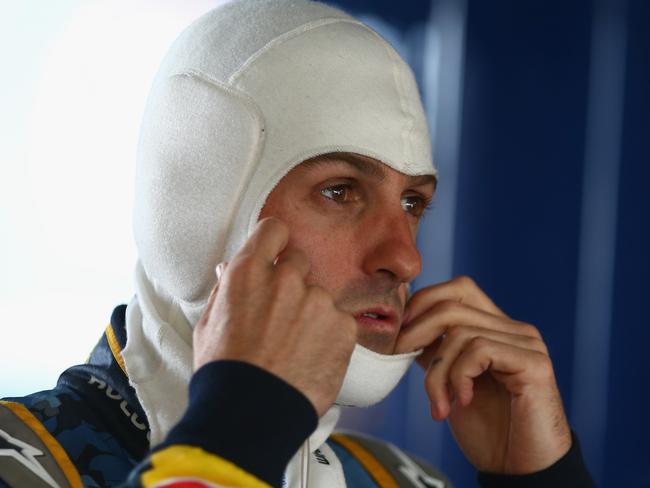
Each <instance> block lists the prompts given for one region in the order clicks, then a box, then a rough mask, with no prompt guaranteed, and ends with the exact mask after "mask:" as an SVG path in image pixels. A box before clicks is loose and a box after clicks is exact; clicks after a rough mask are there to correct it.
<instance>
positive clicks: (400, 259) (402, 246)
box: [363, 208, 422, 283]
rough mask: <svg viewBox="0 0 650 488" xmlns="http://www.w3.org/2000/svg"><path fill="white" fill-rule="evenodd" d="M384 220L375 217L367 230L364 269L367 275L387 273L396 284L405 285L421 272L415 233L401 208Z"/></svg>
mask: <svg viewBox="0 0 650 488" xmlns="http://www.w3.org/2000/svg"><path fill="white" fill-rule="evenodd" d="M386 217H387V216H386V215H385V214H384V215H382V216H377V218H375V219H373V222H372V225H370V226H369V228H368V229H367V230H368V232H367V233H366V235H365V236H366V243H367V247H366V249H367V252H366V254H365V256H364V261H363V269H364V271H365V272H366V273H367V274H368V275H375V274H377V273H379V274H385V273H389V274H390V275H391V277H393V278H394V279H395V280H396V281H399V282H404V283H407V282H409V281H412V280H413V279H414V278H415V277H416V276H417V275H419V274H420V272H421V271H422V256H421V255H420V251H418V248H417V247H416V240H415V237H416V235H415V230H414V228H413V226H412V223H411V222H410V220H409V216H408V215H407V214H406V213H405V212H404V211H403V210H402V209H401V208H400V209H399V210H398V211H397V212H395V215H393V216H391V217H390V218H386Z"/></svg>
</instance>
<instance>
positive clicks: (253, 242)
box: [238, 217, 289, 267]
mask: <svg viewBox="0 0 650 488" xmlns="http://www.w3.org/2000/svg"><path fill="white" fill-rule="evenodd" d="M288 242H289V228H288V227H287V225H286V224H285V223H284V222H282V221H281V220H280V219H277V218H274V217H267V218H265V219H262V220H260V221H259V222H258V223H257V225H256V227H255V230H254V231H253V234H252V235H251V236H250V238H249V239H248V240H247V241H246V244H244V246H243V247H242V248H241V250H240V251H239V253H238V254H239V255H244V256H257V257H259V258H260V259H261V260H262V261H263V262H264V263H266V264H268V266H269V267H270V266H272V265H273V263H274V262H275V260H276V259H277V257H278V255H279V254H280V253H281V252H282V250H283V249H284V248H285V247H286V245H287V243H288Z"/></svg>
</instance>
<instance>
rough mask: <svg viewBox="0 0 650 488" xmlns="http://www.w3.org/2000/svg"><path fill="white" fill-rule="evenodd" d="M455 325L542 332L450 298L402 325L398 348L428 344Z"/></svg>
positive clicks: (408, 349)
mask: <svg viewBox="0 0 650 488" xmlns="http://www.w3.org/2000/svg"><path fill="white" fill-rule="evenodd" d="M455 326H473V327H480V328H483V329H488V330H494V331H498V332H504V333H509V334H516V335H523V336H528V337H532V338H535V339H540V334H539V332H538V331H537V329H536V328H535V327H533V326H531V325H528V324H525V323H523V322H519V321H516V320H511V319H509V318H507V317H504V316H502V315H495V314H493V313H489V312H486V311H485V310H481V309H478V308H475V307H473V306H470V305H464V304H461V303H458V302H457V301H449V300H447V301H442V302H437V303H436V304H435V305H433V306H431V307H430V308H429V309H428V310H426V311H425V312H423V313H421V314H420V315H419V316H417V318H415V319H412V320H411V321H410V322H409V323H408V325H407V326H405V327H404V328H403V329H402V332H401V333H400V335H399V337H398V339H397V344H396V346H395V352H397V353H404V352H411V351H416V350H418V349H421V348H424V347H427V346H428V345H430V344H431V343H433V342H434V341H435V340H436V339H438V338H439V337H441V336H442V335H443V334H445V333H447V332H448V331H449V330H451V329H452V328H454V327H455Z"/></svg>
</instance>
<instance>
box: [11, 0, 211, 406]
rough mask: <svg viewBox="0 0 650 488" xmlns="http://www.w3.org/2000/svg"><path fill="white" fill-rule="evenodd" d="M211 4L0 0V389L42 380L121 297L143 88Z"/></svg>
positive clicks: (92, 335)
mask: <svg viewBox="0 0 650 488" xmlns="http://www.w3.org/2000/svg"><path fill="white" fill-rule="evenodd" d="M220 3H224V2H223V0H222V1H219V0H185V1H182V2H181V1H178V0H155V1H154V0H137V1H133V0H130V1H127V0H111V1H107V0H84V1H82V0H57V1H56V2H48V1H46V0H21V1H18V2H16V1H9V0H2V1H0V11H1V12H2V14H1V15H0V61H1V63H2V64H1V66H2V68H1V70H2V76H1V77H0V154H1V155H2V156H1V159H0V168H1V169H0V233H1V234H0V236H1V237H0V314H1V315H0V317H1V322H0V323H1V326H0V327H1V328H0V397H3V396H17V395H22V394H26V393H30V392H33V391H36V390H39V389H46V388H51V387H52V386H54V384H55V382H56V379H57V377H58V375H59V373H60V372H61V371H63V369H65V368H66V367H68V366H70V365H73V364H77V363H79V362H82V361H84V360H85V358H86V356H87V354H88V353H89V351H90V350H91V349H92V347H93V345H94V344H95V342H96V341H97V340H98V339H99V337H100V335H101V333H102V331H103V329H104V328H105V326H106V324H108V321H109V318H110V314H111V311H112V309H113V307H114V306H115V305H118V304H120V303H127V302H128V301H129V299H130V297H131V295H132V293H133V286H132V281H131V273H132V269H133V265H134V263H135V258H136V253H135V247H134V244H133V237H132V231H131V206H132V200H133V195H132V194H133V175H134V161H135V150H136V144H137V137H138V131H139V124H140V118H141V114H142V110H143V108H144V103H145V100H146V95H147V92H148V90H149V86H150V84H151V81H152V78H153V76H154V74H155V71H156V69H157V67H158V65H159V63H160V60H161V58H162V56H163V54H164V53H165V51H166V49H167V47H168V46H169V44H170V43H171V42H172V41H173V39H174V38H175V37H176V36H177V35H178V33H179V32H180V31H181V30H182V29H183V27H185V26H186V25H187V24H188V23H190V22H191V21H192V20H193V19H194V18H196V17H198V16H199V15H200V14H202V13H203V12H205V11H207V10H209V9H210V8H212V7H214V6H216V5H218V4H220Z"/></svg>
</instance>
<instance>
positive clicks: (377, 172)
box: [302, 153, 438, 190]
mask: <svg viewBox="0 0 650 488" xmlns="http://www.w3.org/2000/svg"><path fill="white" fill-rule="evenodd" d="M341 163H343V164H348V165H350V166H352V167H353V168H355V169H356V170H358V171H359V172H360V173H363V174H365V175H367V176H370V177H371V178H373V179H375V180H377V181H380V182H381V181H383V180H384V179H385V178H386V170H385V169H384V164H383V163H380V162H375V161H369V160H367V159H363V158H361V157H359V156H357V155H355V154H352V153H333V154H325V155H322V156H316V157H315V158H312V159H308V160H307V161H304V162H303V163H302V164H303V165H304V167H308V168H313V167H315V166H321V165H336V164H341ZM407 176H408V178H409V180H410V183H411V184H412V185H415V186H420V185H427V184H433V188H434V190H435V189H436V186H437V183H438V180H437V178H436V177H435V176H433V175H417V176H411V175H407Z"/></svg>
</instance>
